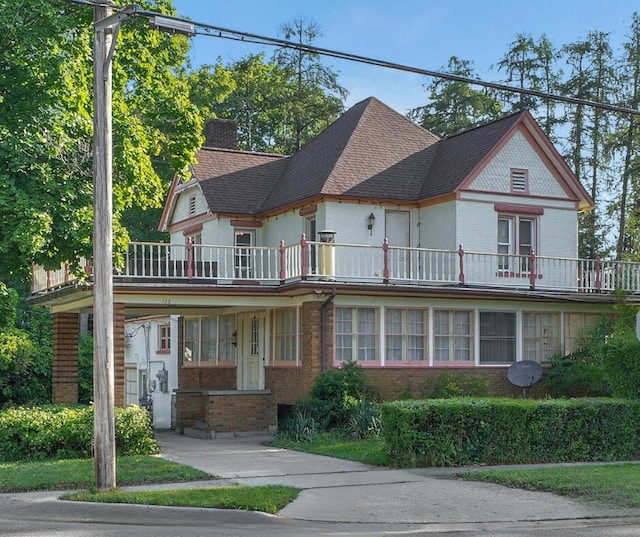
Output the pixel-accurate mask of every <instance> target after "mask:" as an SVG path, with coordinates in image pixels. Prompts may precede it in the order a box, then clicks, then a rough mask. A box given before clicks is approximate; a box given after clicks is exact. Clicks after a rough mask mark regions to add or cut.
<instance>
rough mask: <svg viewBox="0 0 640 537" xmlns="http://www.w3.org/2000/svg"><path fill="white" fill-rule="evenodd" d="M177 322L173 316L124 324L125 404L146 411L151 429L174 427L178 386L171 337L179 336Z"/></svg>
mask: <svg viewBox="0 0 640 537" xmlns="http://www.w3.org/2000/svg"><path fill="white" fill-rule="evenodd" d="M178 322H179V317H178V316H176V315H161V316H144V317H134V318H132V319H129V320H126V321H125V353H124V378H125V401H124V403H125V405H126V406H129V405H139V406H141V407H143V408H146V409H148V410H149V412H150V414H151V423H152V425H153V427H154V429H172V428H173V427H174V426H175V423H174V421H175V416H174V415H173V409H174V393H173V392H174V390H175V389H177V387H178V352H177V349H176V347H175V344H174V345H172V334H177V333H178ZM173 339H174V340H175V339H177V338H175V336H173Z"/></svg>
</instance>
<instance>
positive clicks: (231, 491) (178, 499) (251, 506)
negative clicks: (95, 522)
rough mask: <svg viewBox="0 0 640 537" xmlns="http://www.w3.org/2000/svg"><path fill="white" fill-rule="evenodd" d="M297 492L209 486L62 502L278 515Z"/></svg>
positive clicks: (280, 488) (97, 495) (68, 497)
mask: <svg viewBox="0 0 640 537" xmlns="http://www.w3.org/2000/svg"><path fill="white" fill-rule="evenodd" d="M299 492H300V490H299V489H296V488H293V487H285V486H281V485H273V486H261V487H244V486H229V487H212V488H203V489H183V490H156V491H131V492H128V491H122V490H114V491H108V492H81V493H77V494H68V495H66V496H64V497H63V499H65V500H78V501H83V502H103V503H135V504H143V505H170V506H177V507H201V508H214V507H215V508H218V509H243V510H248V511H262V512H264V513H277V512H278V511H280V509H282V508H283V507H285V506H286V505H287V504H288V503H290V502H292V501H293V500H295V499H296V497H297V496H298V494H299Z"/></svg>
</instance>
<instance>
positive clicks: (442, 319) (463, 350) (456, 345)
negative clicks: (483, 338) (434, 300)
mask: <svg viewBox="0 0 640 537" xmlns="http://www.w3.org/2000/svg"><path fill="white" fill-rule="evenodd" d="M472 319H473V312H471V311H466V310H464V311H463V310H436V311H434V313H433V339H434V341H433V350H434V360H435V361H436V362H469V361H471V360H473V345H472V344H473V325H472Z"/></svg>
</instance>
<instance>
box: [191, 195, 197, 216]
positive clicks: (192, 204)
mask: <svg viewBox="0 0 640 537" xmlns="http://www.w3.org/2000/svg"><path fill="white" fill-rule="evenodd" d="M194 214H196V197H195V196H191V197H190V198H189V216H193V215H194Z"/></svg>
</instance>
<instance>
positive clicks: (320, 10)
mask: <svg viewBox="0 0 640 537" xmlns="http://www.w3.org/2000/svg"><path fill="white" fill-rule="evenodd" d="M173 4H174V6H175V7H176V9H177V11H178V15H179V16H184V17H188V18H190V19H192V20H194V21H196V22H201V23H207V24H213V25H215V26H220V27H223V28H228V29H231V30H238V31H246V32H250V33H254V34H259V35H264V36H269V37H281V35H280V26H281V25H282V24H283V23H285V22H291V21H293V20H294V19H297V18H306V19H312V20H314V21H316V22H317V23H318V24H319V25H320V27H321V30H322V35H321V36H320V37H319V38H318V39H317V40H316V41H315V43H314V44H315V45H316V46H319V47H323V48H328V49H334V50H339V51H342V52H349V53H353V54H358V55H362V56H369V57H373V58H377V59H382V60H386V61H390V62H395V63H399V64H405V65H410V66H413V67H419V68H422V69H428V70H433V71H440V70H442V68H443V66H445V65H446V64H447V61H448V59H449V57H450V56H453V55H455V56H458V57H459V58H462V59H465V60H470V61H472V62H473V64H474V67H475V69H476V71H477V72H478V73H479V74H480V76H481V77H482V78H484V79H487V80H492V81H499V80H500V79H501V73H499V72H498V71H497V70H496V69H492V65H494V64H496V63H497V62H498V61H499V60H500V58H501V56H502V55H503V54H504V53H505V52H506V51H507V49H508V45H509V43H511V42H512V41H513V40H514V37H515V35H516V34H518V33H524V34H530V35H532V36H533V37H534V38H538V37H539V36H540V35H542V34H546V35H547V37H548V38H549V39H550V40H551V42H552V43H553V44H554V45H555V46H556V47H560V46H561V45H563V44H566V43H570V42H573V41H576V40H578V39H582V38H585V37H586V35H587V34H588V32H589V31H592V30H600V31H605V32H609V33H610V34H611V43H612V45H613V46H614V48H615V47H618V46H619V45H620V43H622V42H623V41H624V39H625V37H626V35H627V34H628V31H629V26H630V22H631V15H632V14H633V12H634V11H635V10H639V11H640V7H639V6H638V4H637V2H635V1H633V0H610V1H606V0H536V1H532V0H521V1H519V2H518V1H514V0H452V1H451V0H450V1H448V2H446V1H442V0H438V1H435V0H393V1H388V0H341V1H337V0H322V1H318V0H314V1H309V0H297V1H296V0H231V1H229V0H224V1H222V0H173ZM260 51H266V53H267V56H269V55H270V54H271V52H272V49H271V48H268V47H263V46H259V45H253V44H249V43H241V42H236V41H229V40H225V39H220V38H214V37H205V36H197V37H195V38H193V39H192V50H191V60H192V62H193V64H194V66H198V65H201V64H203V63H215V62H216V61H217V59H218V58H220V59H221V60H222V62H223V63H225V64H226V63H228V62H231V61H233V60H237V59H239V58H241V57H243V56H246V55H248V54H250V53H257V52H260ZM324 63H325V64H327V65H330V66H332V67H333V68H334V70H336V71H337V72H338V73H339V82H340V83H341V84H342V85H343V86H344V87H346V88H347V90H349V97H348V99H347V105H348V106H351V105H353V104H355V103H356V102H358V101H360V100H362V99H365V98H366V97H369V96H375V97H377V98H379V99H380V100H382V101H383V102H385V103H387V104H388V105H390V106H392V107H393V108H395V109H396V110H398V111H399V112H402V113H405V112H406V111H407V110H408V109H410V108H415V107H417V106H420V105H423V104H425V103H426V100H427V99H426V93H425V90H424V88H423V85H424V84H425V83H429V82H430V80H431V79H429V78H426V77H424V76H420V75H415V74H409V73H401V72H399V71H394V70H389V69H383V68H380V67H373V66H366V65H360V64H355V63H352V62H347V61H344V60H337V59H333V58H326V59H325V60H324Z"/></svg>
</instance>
